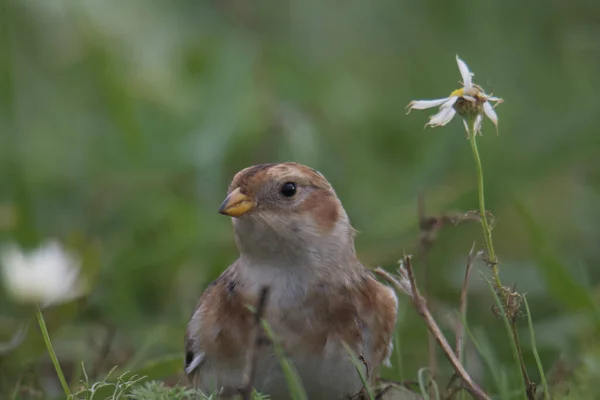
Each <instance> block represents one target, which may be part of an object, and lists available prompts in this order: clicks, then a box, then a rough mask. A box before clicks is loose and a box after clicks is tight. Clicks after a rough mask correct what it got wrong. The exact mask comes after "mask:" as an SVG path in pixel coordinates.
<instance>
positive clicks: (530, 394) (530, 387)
mask: <svg viewBox="0 0 600 400" xmlns="http://www.w3.org/2000/svg"><path fill="white" fill-rule="evenodd" d="M510 328H511V330H512V334H513V338H514V339H515V346H516V347H517V354H518V356H519V366H520V367H521V374H523V380H524V381H525V393H527V399H529V400H534V399H535V391H536V386H535V383H533V382H532V381H530V380H529V374H527V369H526V368H525V362H524V361H523V351H521V343H520V342H519V334H518V332H517V323H516V321H515V320H514V318H513V319H512V320H511V322H510Z"/></svg>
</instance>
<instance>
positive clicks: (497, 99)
mask: <svg viewBox="0 0 600 400" xmlns="http://www.w3.org/2000/svg"><path fill="white" fill-rule="evenodd" d="M486 100H488V101H497V102H498V103H502V102H503V101H504V100H502V99H501V98H500V97H494V96H486Z"/></svg>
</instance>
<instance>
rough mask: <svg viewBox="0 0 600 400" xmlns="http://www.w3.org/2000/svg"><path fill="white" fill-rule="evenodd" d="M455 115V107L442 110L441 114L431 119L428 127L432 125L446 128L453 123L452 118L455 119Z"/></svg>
mask: <svg viewBox="0 0 600 400" xmlns="http://www.w3.org/2000/svg"><path fill="white" fill-rule="evenodd" d="M454 115H456V110H455V109H454V107H444V108H441V109H440V112H439V113H437V114H435V115H433V116H431V118H430V119H429V122H427V124H426V125H425V126H427V125H431V126H433V127H435V126H444V125H446V124H447V123H448V122H450V121H452V118H454Z"/></svg>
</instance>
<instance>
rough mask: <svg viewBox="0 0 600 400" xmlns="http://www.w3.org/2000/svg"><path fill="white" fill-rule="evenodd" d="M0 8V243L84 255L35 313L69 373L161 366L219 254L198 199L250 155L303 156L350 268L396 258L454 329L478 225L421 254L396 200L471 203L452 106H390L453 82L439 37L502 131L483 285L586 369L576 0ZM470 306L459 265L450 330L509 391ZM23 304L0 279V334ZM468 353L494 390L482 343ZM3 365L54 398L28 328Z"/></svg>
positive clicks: (595, 218)
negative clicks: (489, 281) (441, 116)
mask: <svg viewBox="0 0 600 400" xmlns="http://www.w3.org/2000/svg"><path fill="white" fill-rule="evenodd" d="M0 4H1V6H0V28H1V31H0V132H1V133H0V162H1V166H0V232H1V233H0V235H1V238H0V239H1V240H2V242H11V241H12V242H14V241H17V242H18V243H20V244H21V245H23V246H35V245H36V244H38V243H39V241H40V240H43V239H45V238H49V237H55V238H59V239H61V240H63V241H64V242H65V243H68V244H69V246H70V248H71V249H73V250H74V251H77V252H79V253H80V254H81V255H82V256H83V257H84V258H85V263H84V268H85V271H86V274H87V276H88V277H89V279H90V280H91V283H92V290H91V292H90V293H89V295H88V296H86V297H85V298H83V299H81V300H79V301H77V302H74V303H70V304H67V305H64V306H61V307H58V308H54V309H51V310H48V312H47V313H46V318H47V322H48V324H49V328H50V331H51V336H52V338H53V341H54V345H55V347H56V349H57V353H58V356H59V359H60V360H61V362H62V363H63V365H64V368H65V370H66V373H67V375H68V376H69V379H72V380H76V379H77V378H78V376H79V375H78V369H79V365H80V362H81V361H82V360H83V361H84V362H85V365H86V369H87V371H88V373H89V374H91V375H93V376H94V377H102V376H104V374H105V373H106V372H107V371H108V369H110V368H111V367H112V366H114V365H119V366H120V368H121V369H122V370H130V371H142V372H144V373H146V374H148V375H149V376H150V377H152V378H156V379H166V380H168V381H169V382H177V381H178V380H181V379H182V377H181V375H178V374H179V373H180V371H181V368H182V362H183V354H182V348H183V334H184V330H185V325H186V323H187V320H188V318H189V316H190V314H191V312H192V311H193V309H194V307H195V304H196V301H197V299H198V297H199V296H200V294H201V292H202V290H203V289H204V287H206V285H208V284H209V283H210V281H211V280H212V279H214V278H215V277H217V276H218V275H219V274H220V272H221V271H222V270H223V269H224V268H226V267H227V266H228V265H229V263H231V262H232V261H233V260H234V259H235V258H236V255H237V252H236V249H235V245H234V241H233V236H232V233H231V223H230V221H229V220H228V218H225V217H223V216H221V215H219V214H217V212H216V210H217V209H218V207H219V205H220V203H221V201H222V200H223V198H224V195H225V193H226V188H227V186H228V184H229V181H230V179H231V178H232V176H233V174H234V173H235V172H237V171H238V170H240V169H242V168H244V167H246V166H249V165H251V164H256V163H264V162H276V161H291V160H293V161H297V162H301V163H304V164H308V165H310V166H311V167H314V168H316V169H318V170H320V171H321V172H322V173H323V174H324V175H325V176H326V177H327V178H328V179H329V180H330V181H331V183H332V184H333V186H334V187H335V189H336V191H337V193H338V195H339V197H340V198H341V199H342V201H343V203H344V205H345V207H346V209H347V211H348V213H349V215H350V217H351V220H352V222H353V225H354V226H355V228H356V229H358V230H359V232H360V234H359V236H358V237H357V243H356V245H357V251H358V253H359V256H360V258H361V260H362V261H363V262H364V263H365V264H366V265H368V266H371V267H375V266H384V267H386V268H390V269H393V268H394V266H395V264H396V262H397V260H398V259H399V258H400V257H401V256H402V254H403V253H404V252H407V253H413V254H415V259H414V264H415V267H416V268H417V273H418V276H419V278H420V279H421V283H422V284H423V285H425V286H427V289H428V292H429V296H430V304H431V305H432V308H433V310H434V313H435V315H436V317H438V319H439V321H440V323H441V324H442V326H443V328H444V329H445V332H446V333H447V334H448V337H449V339H451V342H452V341H453V339H452V335H453V332H452V324H451V323H450V322H449V318H448V317H449V316H452V315H453V311H452V310H453V309H455V308H456V306H457V304H458V294H459V291H460V285H461V281H462V277H463V274H464V265H465V262H466V258H467V254H468V250H469V249H470V247H471V245H472V243H473V241H474V240H476V241H477V245H478V246H482V245H483V238H482V236H481V230H480V226H479V225H477V224H473V223H465V224H461V225H459V226H457V227H448V228H444V229H443V230H442V231H441V232H440V235H439V237H438V239H437V241H436V242H435V244H434V246H433V248H432V250H431V252H430V253H429V255H428V257H427V261H426V262H425V260H423V259H422V257H421V258H420V257H419V256H418V254H417V247H416V246H417V244H418V214H417V198H418V195H419V193H421V194H423V196H424V198H425V202H426V205H427V213H428V214H430V215H438V214H442V213H448V212H466V211H468V210H472V209H475V208H477V203H476V202H477V193H476V186H475V169H474V165H473V160H472V156H471V150H470V148H469V144H468V142H467V141H466V140H465V133H464V130H463V126H462V124H461V123H460V121H458V120H456V121H453V122H452V123H450V124H449V125H448V126H447V127H445V128H439V129H433V130H432V129H427V130H423V125H424V124H425V122H426V121H427V117H428V115H429V114H431V113H432V112H433V110H429V111H432V112H428V111H425V112H413V113H411V114H410V115H409V116H406V115H405V106H406V104H407V103H408V102H409V101H410V100H413V99H425V98H436V97H444V96H447V95H448V94H449V93H450V91H451V90H453V89H455V88H456V87H458V83H457V81H458V80H459V79H460V75H459V73H458V69H457V67H456V62H455V59H454V57H455V55H456V54H458V55H460V57H462V58H463V59H464V60H465V61H466V62H467V63H468V65H469V66H470V68H471V69H472V70H473V71H474V72H475V81H476V82H477V83H479V84H480V85H482V86H483V87H484V88H485V89H486V91H488V92H493V93H494V95H497V96H500V97H502V98H504V100H505V102H504V103H503V104H502V105H500V106H499V107H498V108H497V112H498V115H499V120H500V124H499V126H500V130H499V132H500V135H498V136H497V135H496V134H495V132H494V129H493V126H492V125H491V123H489V121H487V122H486V123H485V124H484V135H483V137H482V138H481V139H480V141H479V142H480V151H481V153H482V158H483V163H484V172H485V178H486V198H487V207H488V209H490V210H491V211H492V212H493V214H494V216H495V217H496V227H495V230H494V239H495V244H496V250H497V253H498V255H499V258H500V260H501V276H502V278H503V281H504V282H505V283H511V284H512V283H516V285H517V289H518V290H519V291H521V292H525V293H527V295H528V300H529V304H530V307H531V308H532V313H533V319H534V325H535V328H536V333H537V342H538V343H537V344H538V349H539V351H540V353H541V357H542V362H543V364H544V368H545V369H546V370H548V371H551V370H553V371H556V370H558V371H559V372H562V371H563V370H564V376H566V377H567V378H563V379H568V380H572V382H578V384H580V385H582V386H584V385H585V384H586V383H585V382H586V379H587V380H588V381H589V380H590V379H592V378H588V376H594V375H593V374H594V373H595V371H596V373H597V371H598V370H599V369H600V347H598V342H597V340H596V338H597V337H598V332H599V331H598V325H599V321H600V313H598V312H597V305H598V300H600V296H599V295H600V292H599V287H598V282H599V281H600V270H599V269H598V268H597V265H598V262H599V261H600V250H599V245H598V242H599V241H600V228H599V226H600V225H599V223H600V211H599V208H598V204H599V201H600V191H599V190H600V161H599V154H600V153H599V151H600V136H599V135H598V118H599V114H598V111H599V110H600V96H598V94H599V93H600V79H599V78H598V71H600V4H598V3H597V2H596V1H591V0H587V1H586V0H575V1H571V2H564V1H544V2H542V1H529V2H526V1H518V0H506V1H502V2H500V1H492V0H483V1H481V0H459V1H455V2H446V1H440V0H425V1H416V0H395V1H391V0H376V1H357V0H347V1H343V2H342V1H319V0H303V1H261V0H259V1H244V0H222V1H189V0H171V1H166V0H129V1H116V0H85V1H77V0H55V1H44V0H22V1H16V0H13V1H10V0H8V1H6V0H4V1H2V2H1V3H0ZM477 269H478V270H480V271H483V272H486V267H485V266H484V265H483V264H478V265H477ZM425 270H427V272H426V273H425ZM403 300H404V301H403V305H401V315H400V318H401V319H400V323H399V338H400V346H398V347H399V349H400V353H399V354H396V355H395V357H394V360H393V361H394V364H395V367H394V368H393V369H391V370H386V371H385V374H386V376H388V377H390V378H395V379H411V380H415V379H416V376H417V371H418V370H419V368H421V367H425V366H427V365H428V355H427V338H426V329H425V327H424V325H423V324H422V322H421V321H420V319H419V318H418V317H417V316H416V315H415V313H414V312H413V311H412V310H411V309H410V308H409V307H408V305H407V299H403ZM492 304H493V299H492V297H491V296H490V293H489V290H488V288H487V285H486V284H485V282H484V279H483V278H482V277H481V275H480V274H479V272H477V271H476V272H475V273H474V274H473V279H472V285H471V290H470V311H469V314H470V315H469V325H470V328H471V330H472V331H473V333H474V334H475V336H476V337H477V338H478V340H479V341H480V343H483V344H484V347H485V349H487V351H489V352H490V353H493V357H494V359H495V360H496V362H497V365H498V368H499V370H501V371H502V374H505V375H506V377H507V382H509V383H508V384H507V385H508V386H510V388H512V389H517V388H518V376H517V375H516V372H517V371H516V368H515V367H514V364H513V363H512V358H511V357H512V356H511V352H510V347H509V344H508V340H507V338H506V334H505V331H504V330H503V329H504V328H503V325H502V322H501V321H500V320H498V319H497V318H496V317H495V316H494V315H493V313H492V312H491V311H490V309H491V307H492ZM31 319H32V315H31V313H30V312H29V311H28V310H25V309H23V308H20V307H17V306H16V305H14V304H12V303H11V302H10V301H8V299H7V298H6V296H5V295H2V296H1V298H0V339H2V340H3V341H4V342H8V341H9V340H10V338H11V337H12V335H13V334H14V333H15V331H16V330H17V329H18V327H19V326H21V325H22V324H23V323H26V321H28V320H31ZM521 326H522V328H523V343H522V345H523V347H524V351H525V358H526V361H527V363H528V365H530V366H531V369H530V372H531V375H532V377H533V378H535V379H536V380H538V379H539V374H538V373H537V372H536V370H535V368H534V365H535V364H534V360H533V357H532V355H531V351H530V349H531V348H530V343H529V339H528V333H527V325H526V320H525V319H523V323H522V324H521ZM438 357H439V368H440V377H441V378H440V379H441V382H445V381H446V378H447V377H448V376H449V369H448V368H447V367H446V364H445V363H444V362H443V358H442V357H441V355H439V354H438ZM399 360H401V361H399ZM559 360H562V361H559ZM469 366H470V368H471V370H472V371H473V373H474V376H475V377H476V378H477V379H479V380H481V381H482V382H484V383H485V386H486V388H489V390H490V392H492V393H493V392H494V390H496V389H495V386H494V384H493V383H492V382H493V379H492V376H491V373H490V371H489V370H487V369H486V368H484V367H483V364H482V361H481V360H480V359H478V358H477V357H476V356H472V357H471V358H470V361H469ZM569 371H574V374H573V375H571V374H569ZM561 376H562V375H561ZM595 376H597V375H595ZM442 378H443V379H442ZM594 379H595V378H594ZM17 382H20V385H21V386H23V387H25V388H28V390H30V391H31V392H28V394H27V395H31V396H32V397H38V398H42V397H44V394H43V393H46V394H47V395H52V394H53V393H54V394H57V393H60V387H59V386H58V383H57V382H56V379H55V375H54V373H53V370H52V369H51V364H50V363H49V360H48V357H47V356H46V353H45V350H44V347H43V342H42V339H41V337H40V335H39V332H38V329H37V327H36V326H35V324H33V325H32V326H31V328H30V329H29V331H28V334H27V337H26V338H25V340H24V342H23V343H22V344H21V345H19V346H16V347H14V348H10V349H9V350H6V351H3V352H2V353H0V397H3V396H5V395H6V393H10V392H12V391H13V390H15V388H16V387H17ZM19 390H20V389H19ZM24 395H25V394H24Z"/></svg>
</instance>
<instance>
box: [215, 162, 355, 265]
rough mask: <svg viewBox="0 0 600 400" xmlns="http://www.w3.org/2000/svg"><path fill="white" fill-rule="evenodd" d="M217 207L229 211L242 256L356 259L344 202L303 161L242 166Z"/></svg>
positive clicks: (312, 260) (328, 260) (293, 259)
mask: <svg viewBox="0 0 600 400" xmlns="http://www.w3.org/2000/svg"><path fill="white" fill-rule="evenodd" d="M219 212H220V213H221V214H224V215H229V216H231V217H233V226H234V230H235V236H236V243H237V245H238V248H239V250H240V253H241V256H242V258H244V257H247V258H250V259H252V260H255V261H258V262H261V261H262V262H276V263H281V262H283V263H288V264H290V263H295V262H298V263H303V264H313V263H321V265H322V264H330V263H339V262H348V261H350V260H353V259H355V252H354V229H353V228H352V226H351V225H350V222H349V220H348V216H347V214H346V211H345V210H344V208H343V206H342V203H341V202H340V200H339V199H338V197H337V195H336V194H335V191H334V190H333V188H332V187H331V185H330V184H329V182H328V181H327V179H325V177H324V176H323V175H322V174H321V173H319V172H317V171H316V170H314V169H312V168H309V167H306V166H304V165H300V164H296V163H280V164H260V165H255V166H252V167H248V168H246V169H243V170H242V171H240V172H238V173H237V174H236V175H235V177H234V178H233V181H232V183H231V185H230V187H229V192H228V196H227V198H226V199H225V201H224V202H223V204H222V205H221V208H220V209H219Z"/></svg>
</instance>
